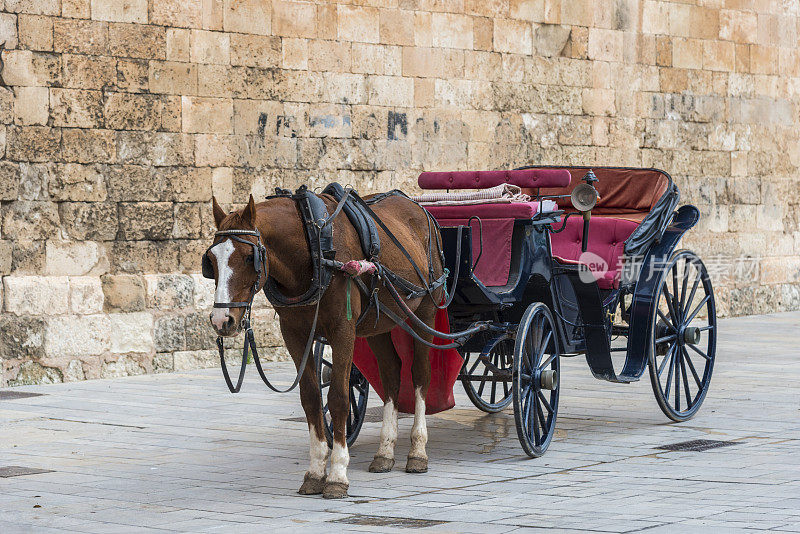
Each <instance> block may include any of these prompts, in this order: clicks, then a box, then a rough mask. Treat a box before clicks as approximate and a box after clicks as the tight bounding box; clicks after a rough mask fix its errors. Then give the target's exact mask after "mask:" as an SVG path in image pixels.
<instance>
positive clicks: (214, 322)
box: [209, 312, 239, 337]
mask: <svg viewBox="0 0 800 534" xmlns="http://www.w3.org/2000/svg"><path fill="white" fill-rule="evenodd" d="M209 319H210V320H211V326H213V327H214V330H216V331H217V335H219V336H222V337H230V336H235V335H236V334H238V333H239V325H238V324H237V322H236V319H234V318H233V317H232V316H231V315H229V314H225V315H224V316H220V314H215V313H213V312H212V313H211V315H210V316H209Z"/></svg>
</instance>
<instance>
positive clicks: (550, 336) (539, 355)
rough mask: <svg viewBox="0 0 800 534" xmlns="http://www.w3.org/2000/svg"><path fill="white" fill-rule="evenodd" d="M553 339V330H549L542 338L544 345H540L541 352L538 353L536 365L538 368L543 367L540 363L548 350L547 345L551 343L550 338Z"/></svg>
mask: <svg viewBox="0 0 800 534" xmlns="http://www.w3.org/2000/svg"><path fill="white" fill-rule="evenodd" d="M551 339H553V331H552V330H550V331H549V332H547V335H546V336H545V337H544V340H542V346H541V347H539V352H537V353H536V360H535V362H534V365H535V366H536V368H538V369H541V368H542V367H541V366H540V365H539V362H540V361H542V356H544V351H545V350H547V346H548V345H549V344H550V340H551Z"/></svg>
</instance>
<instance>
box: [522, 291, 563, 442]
mask: <svg viewBox="0 0 800 534" xmlns="http://www.w3.org/2000/svg"><path fill="white" fill-rule="evenodd" d="M560 355H561V343H560V341H559V339H558V333H557V332H556V330H555V325H554V322H553V316H552V315H551V314H550V310H549V309H547V306H546V305H544V304H542V303H541V302H536V303H534V304H531V305H530V306H528V309H527V310H526V311H525V315H523V316H522V321H521V322H520V324H519V329H518V330H517V339H516V343H515V346H514V373H513V381H512V396H513V398H514V419H515V420H516V423H517V436H518V437H519V442H520V443H521V444H522V448H523V449H524V450H525V453H526V454H527V455H528V456H530V457H531V458H538V457H539V456H541V455H543V454H544V452H545V451H546V450H547V446H548V445H550V441H551V440H552V439H553V434H554V433H555V429H556V414H557V413H558V390H559V380H560V371H561V369H560V366H561V361H560Z"/></svg>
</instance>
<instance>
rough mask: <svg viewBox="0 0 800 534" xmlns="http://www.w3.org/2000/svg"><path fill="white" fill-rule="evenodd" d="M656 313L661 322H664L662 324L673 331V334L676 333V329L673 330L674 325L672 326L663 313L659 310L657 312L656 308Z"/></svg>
mask: <svg viewBox="0 0 800 534" xmlns="http://www.w3.org/2000/svg"><path fill="white" fill-rule="evenodd" d="M656 311H657V312H658V316H659V317H661V320H662V321H664V323H666V325H667V326H668V327H670V328H671V329H672V331H673V332H677V331H678V329H677V328H675V325H674V324H672V321H671V320H670V319H669V318H667V316H666V315H664V312H662V311H661V310H659V309H658V308H656Z"/></svg>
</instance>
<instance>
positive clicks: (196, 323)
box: [184, 310, 217, 350]
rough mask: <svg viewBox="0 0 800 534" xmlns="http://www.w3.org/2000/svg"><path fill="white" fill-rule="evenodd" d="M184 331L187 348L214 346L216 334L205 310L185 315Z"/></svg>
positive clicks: (211, 347)
mask: <svg viewBox="0 0 800 534" xmlns="http://www.w3.org/2000/svg"><path fill="white" fill-rule="evenodd" d="M184 331H185V332H186V349H187V350H204V349H213V348H215V346H216V345H215V341H216V338H217V334H216V332H215V331H214V328H213V327H212V326H211V321H210V320H209V317H208V312H207V311H206V310H203V311H200V312H196V313H192V314H189V315H187V316H186V318H185V329H184Z"/></svg>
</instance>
